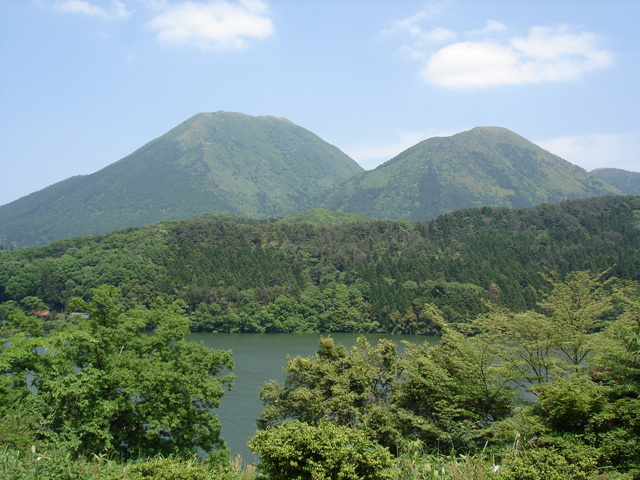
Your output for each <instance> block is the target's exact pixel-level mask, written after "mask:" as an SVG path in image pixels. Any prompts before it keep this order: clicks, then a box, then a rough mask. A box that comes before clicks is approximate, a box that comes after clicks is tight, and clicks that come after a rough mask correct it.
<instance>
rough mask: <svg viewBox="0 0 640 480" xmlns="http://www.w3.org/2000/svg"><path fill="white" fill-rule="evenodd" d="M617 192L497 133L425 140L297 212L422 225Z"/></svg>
mask: <svg viewBox="0 0 640 480" xmlns="http://www.w3.org/2000/svg"><path fill="white" fill-rule="evenodd" d="M621 193H622V192H621V191H620V190H619V189H617V188H615V187H612V186H611V185H608V184H607V183H605V182H603V181H602V180H600V179H598V178H595V177H593V176H590V175H589V174H588V173H587V172H586V171H585V170H583V169H582V168H580V167H577V166H575V165H573V164H571V163H569V162H567V161H565V160H563V159H561V158H560V157H558V156H556V155H553V154H551V153H549V152H547V151H546V150H543V149H542V148H540V147H538V146H537V145H535V144H533V143H531V142H529V141H528V140H526V139H524V138H523V137H521V136H519V135H516V134H515V133H513V132H511V131H509V130H507V129H505V128H499V127H477V128H474V129H473V130H470V131H468V132H462V133H459V134H457V135H453V136H452V137H443V138H430V139H428V140H424V141H423V142H420V143H418V144H417V145H415V146H413V147H411V148H409V149H408V150H405V151H404V152H402V153H401V154H400V155H398V156H396V157H395V158H393V159H391V160H389V161H388V162H386V163H384V164H382V165H380V166H379V167H378V168H376V169H375V170H371V171H367V172H364V173H361V174H359V175H357V176H354V177H351V178H350V179H349V180H347V181H345V182H344V183H343V184H341V185H338V186H336V187H333V188H331V189H329V190H327V191H325V192H322V193H320V194H318V195H315V196H314V197H312V198H311V199H309V201H307V202H306V203H305V204H304V205H303V206H302V207H301V208H302V209H308V208H316V207H317V208H326V209H329V210H341V211H344V212H350V213H357V214H360V215H365V216H368V217H375V218H383V219H406V220H428V219H432V218H436V217H437V216H438V215H441V214H443V213H447V212H452V211H455V210H458V209H461V208H472V207H480V206H489V207H507V208H511V207H516V208H522V207H533V206H536V205H539V204H541V203H544V202H554V203H556V202H561V201H563V200H568V199H579V198H587V197H593V196H603V195H610V194H614V195H617V194H621Z"/></svg>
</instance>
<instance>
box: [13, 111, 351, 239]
mask: <svg viewBox="0 0 640 480" xmlns="http://www.w3.org/2000/svg"><path fill="white" fill-rule="evenodd" d="M361 171H363V169H362V167H360V166H359V165H358V164H357V163H356V162H355V161H353V160H352V159H351V158H349V157H348V156H347V155H345V154H344V153H343V152H341V151H340V150H339V149H338V148H336V147H334V146H333V145H329V144H328V143H326V142H324V141H323V140H322V139H320V138H319V137H318V136H316V135H314V134H313V133H311V132H309V131H308V130H305V129H304V128H302V127H299V126H297V125H294V124H293V123H291V122H290V121H289V120H286V119H283V118H276V117H271V116H264V117H252V116H249V115H244V114H241V113H228V112H216V113H200V114H198V115H195V116H194V117H192V118H190V119H189V120H187V121H186V122H184V123H182V124H180V125H178V126H177V127H176V128H174V129H172V130H171V131H169V132H167V133H166V134H165V135H162V136H161V137H159V138H157V139H155V140H153V141H151V142H149V143H148V144H146V145H145V146H143V147H142V148H140V149H139V150H137V151H135V152H134V153H132V154H131V155H129V156H127V157H125V158H123V159H122V160H120V161H118V162H116V163H113V164H111V165H109V166H107V167H106V168H104V169H102V170H100V171H98V172H96V173H93V174H91V175H86V176H77V177H73V178H70V179H67V180H64V181H62V182H59V183H56V184H55V185H51V186H49V187H47V188H45V189H43V190H40V191H38V192H35V193H32V194H31V195H27V196H26V197H23V198H21V199H19V200H16V201H14V202H12V203H9V204H7V205H4V206H2V207H0V243H4V244H11V243H16V244H22V245H43V244H46V243H49V242H51V241H53V240H58V239H63V238H71V237H77V236H83V235H92V234H97V233H105V232H108V231H111V230H114V229H119V228H124V227H131V226H143V225H147V224H149V223H151V222H156V221H163V220H178V219H183V218H186V217H190V216H193V215H196V214H199V213H203V212H210V211H215V210H219V211H226V212H230V213H234V214H237V215H247V216H253V217H270V216H277V215H282V214H283V213H285V212H288V211H291V210H292V209H294V208H295V207H296V206H297V205H298V204H299V203H300V202H302V201H304V200H305V199H307V198H308V197H309V196H311V195H313V194H315V193H318V192H320V191H322V190H324V189H326V188H330V187H333V186H335V185H337V184H339V183H340V182H342V181H344V180H346V179H347V178H349V177H351V176H352V175H354V174H357V173H359V172H361Z"/></svg>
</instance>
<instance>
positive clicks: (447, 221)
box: [0, 196, 640, 334]
mask: <svg viewBox="0 0 640 480" xmlns="http://www.w3.org/2000/svg"><path fill="white" fill-rule="evenodd" d="M311 216H312V215H306V216H305V215H303V216H302V218H301V219H300V222H301V223H288V222H289V221H290V220H287V221H284V220H283V221H280V220H277V219H272V220H268V221H267V220H265V221H260V220H255V219H246V218H244V217H234V216H229V215H226V216H220V215H202V216H198V217H195V218H193V219H189V220H184V221H179V222H163V223H157V224H151V225H149V226H148V227H145V228H139V229H136V228H131V229H127V230H121V231H117V232H111V233H109V234H105V235H97V236H94V237H85V238H75V239H71V240H64V241H59V242H55V243H52V244H50V245H48V246H46V247H39V248H31V249H25V250H19V251H13V252H7V253H5V254H3V255H1V256H0V303H6V302H14V303H16V304H17V305H19V306H22V308H23V309H24V310H27V311H29V310H33V309H29V308H28V307H27V306H26V304H24V299H26V298H30V297H34V298H37V299H40V300H41V301H42V302H43V307H44V306H46V307H47V309H51V310H52V311H57V312H61V311H63V310H68V308H69V306H70V300H71V298H73V297H79V298H83V299H84V300H86V301H88V300H89V297H90V292H91V289H94V288H96V287H98V286H100V285H112V286H114V287H117V288H119V289H120V292H121V295H122V299H123V302H124V303H125V304H127V305H128V306H133V305H137V304H140V305H145V306H147V307H149V306H150V305H152V304H153V303H154V302H156V301H157V299H158V298H160V299H162V301H165V302H167V303H172V302H174V301H179V302H181V305H182V306H183V308H184V309H185V311H186V313H187V315H188V316H189V318H190V320H191V330H193V331H218V332H310V331H315V332H318V331H319V332H332V331H333V332H396V333H410V334H432V333H437V331H438V326H437V325H436V324H435V323H434V322H433V319H434V312H436V313H439V314H442V315H443V316H444V319H445V320H446V321H447V322H448V323H450V324H453V325H455V324H457V323H459V322H461V321H463V320H464V319H466V318H476V317H477V316H478V315H481V314H484V313H487V311H488V310H487V302H489V303H492V304H495V305H498V306H501V307H504V308H506V309H508V310H510V311H512V312H524V311H527V310H532V309H536V308H538V307H537V302H538V300H539V299H541V298H542V297H541V295H544V294H545V293H548V292H549V288H550V283H549V282H548V279H547V277H548V275H549V274H550V272H556V273H557V274H558V275H560V277H564V276H565V275H567V274H568V273H569V272H572V271H579V270H591V271H603V270H605V269H607V268H609V267H611V266H613V271H612V275H615V276H616V277H618V278H620V279H624V280H636V281H637V280H640V273H639V272H640V228H639V227H640V198H638V197H631V196H628V197H604V198H591V199H586V200H575V201H568V202H564V203H561V204H543V205H540V206H539V207H536V208H527V209H514V210H508V209H500V208H476V209H467V210H459V211H457V212H454V213H451V214H447V215H442V216H440V217H438V218H437V219H436V220H433V221H430V222H418V223H413V224H412V223H409V222H402V221H381V220H362V219H358V221H352V222H351V221H349V222H343V223H337V224H334V223H329V222H328V220H327V222H328V223H325V224H315V225H314V224H312V223H307V221H310V220H308V219H309V218H310V217H311ZM330 216H331V214H330V212H326V213H325V214H324V217H325V218H329V217H330ZM315 218H318V216H317V215H315ZM434 309H435V310H434ZM0 315H1V312H0Z"/></svg>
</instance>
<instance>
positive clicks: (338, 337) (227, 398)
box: [187, 333, 439, 463]
mask: <svg viewBox="0 0 640 480" xmlns="http://www.w3.org/2000/svg"><path fill="white" fill-rule="evenodd" d="M320 335H321V334H319V333H192V334H190V335H188V336H187V340H189V341H196V342H203V343H204V344H205V345H206V346H207V347H209V348H217V349H222V350H231V351H232V352H233V361H234V363H235V366H234V369H233V373H234V374H235V375H236V382H235V385H234V387H233V388H232V389H231V391H230V392H225V394H224V396H223V397H222V400H221V404H220V408H219V409H218V410H217V412H216V413H217V414H218V418H219V419H220V423H221V424H222V438H224V439H225V440H226V441H227V444H228V445H229V448H230V449H231V453H232V455H235V454H240V455H242V458H243V460H244V461H245V462H246V463H250V462H252V461H254V460H255V456H254V455H253V453H251V451H250V450H249V448H248V447H247V441H248V440H249V437H251V436H252V435H253V434H254V433H255V431H256V426H255V422H256V420H257V419H258V418H259V417H260V412H261V411H262V402H260V398H259V397H258V393H259V392H260V389H261V388H262V386H263V385H264V382H268V381H269V380H277V381H278V382H279V383H280V384H281V385H282V384H284V379H285V375H284V373H283V372H282V369H283V367H284V366H285V363H286V356H287V354H289V355H291V356H292V357H295V356H297V355H300V356H302V357H309V356H312V355H314V354H315V352H316V351H317V350H318V341H319V340H320ZM326 335H327V334H325V336H326ZM362 335H363V334H357V333H333V334H331V337H332V338H333V339H334V341H335V342H336V343H340V344H342V345H345V346H346V347H347V348H351V347H352V346H353V345H355V344H356V339H357V338H358V337H359V336H362ZM364 336H366V337H367V340H368V341H369V342H370V343H371V344H372V345H375V344H376V343H377V342H378V340H379V339H381V338H388V339H390V340H393V341H394V342H395V343H397V344H399V345H400V349H399V350H400V351H401V350H402V346H401V344H400V342H401V341H402V340H407V341H409V342H411V343H417V344H421V343H423V342H425V341H428V342H429V343H430V344H435V343H437V342H438V340H439V339H438V338H436V337H425V336H411V335H384V334H366V335H364Z"/></svg>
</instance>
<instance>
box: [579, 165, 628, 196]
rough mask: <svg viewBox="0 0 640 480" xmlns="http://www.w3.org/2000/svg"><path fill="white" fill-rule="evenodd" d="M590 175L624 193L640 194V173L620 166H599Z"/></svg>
mask: <svg viewBox="0 0 640 480" xmlns="http://www.w3.org/2000/svg"><path fill="white" fill-rule="evenodd" d="M589 175H591V176H593V177H596V178H597V179H599V180H602V181H604V182H607V183H608V184H609V185H613V186H614V187H616V188H617V189H619V190H622V191H623V192H624V193H628V194H630V195H640V173H638V172H628V171H626V170H621V169H619V168H597V169H596V170H591V171H590V172H589Z"/></svg>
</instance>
